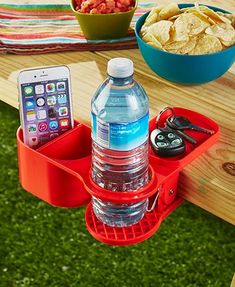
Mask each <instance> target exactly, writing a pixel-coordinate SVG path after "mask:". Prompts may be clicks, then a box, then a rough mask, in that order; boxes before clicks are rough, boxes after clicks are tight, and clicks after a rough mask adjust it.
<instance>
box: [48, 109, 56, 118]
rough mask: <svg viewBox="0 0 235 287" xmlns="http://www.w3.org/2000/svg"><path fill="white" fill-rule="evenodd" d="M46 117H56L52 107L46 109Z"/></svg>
mask: <svg viewBox="0 0 235 287" xmlns="http://www.w3.org/2000/svg"><path fill="white" fill-rule="evenodd" d="M48 117H49V118H56V109H54V108H50V109H48Z"/></svg>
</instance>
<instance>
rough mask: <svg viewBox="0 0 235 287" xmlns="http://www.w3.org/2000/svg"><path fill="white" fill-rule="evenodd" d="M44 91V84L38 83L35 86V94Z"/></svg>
mask: <svg viewBox="0 0 235 287" xmlns="http://www.w3.org/2000/svg"><path fill="white" fill-rule="evenodd" d="M43 93H44V86H43V85H36V86H35V94H37V95H38V94H43Z"/></svg>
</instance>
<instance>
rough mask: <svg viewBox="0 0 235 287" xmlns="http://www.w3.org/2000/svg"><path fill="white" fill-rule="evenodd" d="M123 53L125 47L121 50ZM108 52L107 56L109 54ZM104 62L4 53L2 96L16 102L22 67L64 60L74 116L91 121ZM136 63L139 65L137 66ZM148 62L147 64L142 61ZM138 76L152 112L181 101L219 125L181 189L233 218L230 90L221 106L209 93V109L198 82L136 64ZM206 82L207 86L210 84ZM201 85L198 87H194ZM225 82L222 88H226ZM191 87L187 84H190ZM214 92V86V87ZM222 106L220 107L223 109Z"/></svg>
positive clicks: (90, 56)
mask: <svg viewBox="0 0 235 287" xmlns="http://www.w3.org/2000/svg"><path fill="white" fill-rule="evenodd" d="M118 55H119V56H125V51H120V52H118ZM105 56H107V55H105ZM106 62H107V60H106V59H104V56H103V55H96V54H94V53H90V52H84V53H79V52H67V53H56V54H47V55H33V56H20V57H19V56H17V55H5V56H3V57H2V59H1V66H2V69H1V72H0V85H1V87H4V90H3V91H2V93H1V99H2V100H4V101H6V102H8V103H9V104H11V105H13V106H15V107H17V88H16V81H17V75H18V73H19V71H20V70H21V69H25V68H29V67H35V66H47V65H56V64H58V63H59V64H66V65H68V66H69V67H70V69H71V73H72V89H73V104H74V111H75V116H76V117H77V118H78V119H80V120H81V121H83V122H87V123H88V122H89V111H90V100H91V97H92V95H93V94H94V92H95V90H96V88H97V86H98V85H99V84H100V82H101V81H102V80H103V79H104V78H105V76H106V72H105V70H106ZM136 64H137V63H136ZM137 66H138V65H137ZM143 66H144V65H143ZM136 80H137V81H139V82H140V83H141V84H142V85H143V86H144V87H145V89H146V91H147V93H148V95H149V98H150V114H151V116H154V115H155V114H156V113H157V111H159V109H160V108H161V107H163V106H165V105H172V106H183V107H186V108H189V109H192V110H197V111H199V112H201V113H204V114H207V115H208V116H210V117H211V118H213V119H214V120H216V121H217V122H218V123H219V124H220V125H221V137H220V142H219V143H218V144H217V145H216V146H214V147H212V148H211V149H210V150H209V151H207V152H206V154H204V155H202V156H201V157H200V158H199V159H198V160H196V161H195V162H193V163H192V164H191V165H190V166H189V167H187V168H186V169H185V171H184V172H183V176H182V178H181V183H180V194H181V195H182V196H183V197H184V198H186V199H188V200H190V201H191V202H193V203H195V204H197V205H199V206H201V207H203V208H204V209H206V210H208V211H210V212H212V213H214V214H216V215H218V216H220V217H222V218H224V219H225V220H227V221H229V222H231V223H235V216H234V215H235V193H234V183H235V181H234V177H233V176H231V175H229V174H227V173H226V172H225V171H224V170H223V169H222V164H223V163H224V162H225V161H226V162H230V161H231V162H232V161H233V159H234V151H235V144H234V142H233V139H234V136H233V135H234V132H235V131H234V111H233V113H232V111H231V110H232V108H231V109H230V108H229V105H230V106H233V105H234V99H233V97H232V95H228V96H227V101H229V105H228V107H227V108H225V107H223V106H222V105H221V104H220V105H221V108H220V107H218V105H217V98H216V94H215V95H214V102H213V99H212V98H211V104H210V108H209V109H208V97H209V98H210V97H212V95H210V94H209V93H207V88H204V94H203V95H200V94H199V95H197V96H195V95H194V89H195V87H191V90H192V91H191V92H190V94H189V93H186V92H185V87H178V86H177V87H176V86H174V85H173V84H169V83H167V82H165V81H163V80H161V79H160V80H159V79H158V78H157V77H156V78H152V77H149V76H148V75H147V73H146V74H144V73H143V72H140V71H139V69H138V68H137V72H136ZM210 85H211V84H207V85H205V86H208V87H209V86H210ZM196 88H198V87H196ZM226 88H227V87H226V86H224V89H225V90H226ZM187 89H189V87H187ZM215 93H216V90H215ZM221 110H222V112H221Z"/></svg>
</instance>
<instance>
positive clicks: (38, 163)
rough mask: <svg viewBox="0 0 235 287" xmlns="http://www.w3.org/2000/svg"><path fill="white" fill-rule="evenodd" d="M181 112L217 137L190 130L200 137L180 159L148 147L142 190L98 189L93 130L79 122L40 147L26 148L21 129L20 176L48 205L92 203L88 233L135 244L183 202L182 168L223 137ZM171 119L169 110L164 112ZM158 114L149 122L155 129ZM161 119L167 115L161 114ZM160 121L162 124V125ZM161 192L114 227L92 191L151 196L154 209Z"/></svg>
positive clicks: (112, 196)
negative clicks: (137, 217) (140, 214)
mask: <svg viewBox="0 0 235 287" xmlns="http://www.w3.org/2000/svg"><path fill="white" fill-rule="evenodd" d="M174 113H175V114H176V115H180V116H185V117H187V118H188V119H189V120H190V121H192V122H193V123H194V124H197V125H199V126H202V127H205V128H207V129H212V130H214V131H215V133H214V134H213V135H208V134H205V133H201V132H197V131H193V130H191V131H187V133H188V134H190V135H192V136H193V137H194V138H195V139H196V140H197V142H198V143H197V144H196V145H192V144H190V143H188V142H186V150H185V153H184V154H182V155H180V156H178V157H173V158H172V157H171V158H159V157H158V156H156V155H155V154H154V152H153V151H152V149H151V146H150V150H149V163H150V165H149V173H150V178H151V179H150V182H149V183H148V185H147V186H145V187H144V188H142V189H139V190H138V191H132V192H130V191H129V192H122V193H119V195H118V197H117V196H116V193H115V192H112V191H109V190H106V189H103V188H100V187H98V186H97V185H96V184H95V183H94V182H93V181H92V179H91V176H90V168H91V130H90V127H89V126H87V125H84V124H81V123H79V122H75V127H74V128H73V129H72V130H70V131H68V132H66V133H64V134H63V135H61V136H59V137H58V138H56V139H54V140H52V141H50V142H49V143H47V144H45V145H43V146H42V147H40V148H38V149H37V150H33V149H31V148H30V147H28V146H26V145H25V144H24V142H23V133H22V130H21V129H20V128H19V129H18V131H17V144H18V162H19V175H20V182H21V185H22V187H23V188H24V189H25V190H27V191H28V192H30V193H32V194H34V195H35V196H37V197H39V198H40V199H42V200H44V201H46V202H48V203H49V204H52V205H55V206H59V207H79V206H83V205H86V204H88V206H87V209H86V214H85V219H86V225H87V229H88V231H89V232H90V233H91V234H92V235H93V237H95V238H96V239H97V240H99V241H102V242H104V243H107V244H111V245H130V244H135V243H138V242H141V241H143V240H145V239H147V238H149V237H150V236H151V235H153V234H154V233H155V232H156V231H157V229H158V228H159V226H160V224H161V222H162V221H163V220H164V219H165V218H166V217H167V216H168V215H169V214H170V213H171V212H172V211H173V210H174V209H175V208H176V207H177V206H178V205H179V204H180V203H181V202H182V199H181V198H180V197H178V196H177V183H178V178H179V175H180V171H181V170H182V169H183V168H184V167H185V166H186V165H188V164H189V163H190V162H191V161H192V160H194V159H195V158H197V157H198V156H199V155H200V154H202V153H203V152H205V151H206V150H207V149H208V148H209V147H210V146H212V145H213V144H214V143H215V142H216V141H217V140H218V136H219V126H218V125H217V124H216V123H215V122H214V121H212V120H211V119H209V118H207V117H206V116H204V115H201V114H199V113H196V112H193V111H191V110H187V109H183V108H177V107H175V108H174ZM164 115H165V116H166V117H167V116H168V115H167V112H166V113H164ZM155 121H156V118H153V119H152V120H151V121H150V122H149V129H150V132H151V131H152V130H153V129H154V128H155V126H156V123H155ZM161 121H164V118H162V117H161ZM159 125H161V123H159ZM157 193H158V200H157V204H156V206H155V207H154V208H153V210H152V211H151V212H146V214H145V216H144V218H143V219H142V220H141V221H140V222H139V223H137V224H135V225H133V226H130V227H110V226H107V225H105V224H103V223H102V222H100V221H99V220H98V219H97V218H96V216H95V215H94V213H93V211H92V207H91V195H92V196H93V195H94V196H95V197H97V198H100V199H103V200H106V201H110V202H113V203H131V202H137V201H141V200H143V199H146V198H149V202H150V207H151V206H152V203H153V201H154V199H155V197H156V195H157Z"/></svg>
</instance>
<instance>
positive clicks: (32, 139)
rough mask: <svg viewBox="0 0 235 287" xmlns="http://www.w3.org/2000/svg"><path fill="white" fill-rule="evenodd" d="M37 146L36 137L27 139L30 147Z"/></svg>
mask: <svg viewBox="0 0 235 287" xmlns="http://www.w3.org/2000/svg"><path fill="white" fill-rule="evenodd" d="M37 144H38V138H37V137H32V138H29V145H30V146H34V145H37Z"/></svg>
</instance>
